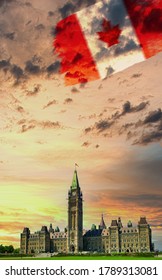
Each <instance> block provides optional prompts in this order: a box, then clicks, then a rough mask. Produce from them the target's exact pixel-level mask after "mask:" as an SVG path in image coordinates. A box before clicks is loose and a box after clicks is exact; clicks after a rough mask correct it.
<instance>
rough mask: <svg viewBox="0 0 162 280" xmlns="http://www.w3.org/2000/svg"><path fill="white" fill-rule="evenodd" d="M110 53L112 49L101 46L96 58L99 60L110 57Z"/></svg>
mask: <svg viewBox="0 0 162 280" xmlns="http://www.w3.org/2000/svg"><path fill="white" fill-rule="evenodd" d="M109 53H110V51H109V49H108V48H105V47H101V49H100V51H99V52H97V53H96V55H95V59H96V60H97V61H99V60H102V59H103V58H105V57H108V55H109Z"/></svg>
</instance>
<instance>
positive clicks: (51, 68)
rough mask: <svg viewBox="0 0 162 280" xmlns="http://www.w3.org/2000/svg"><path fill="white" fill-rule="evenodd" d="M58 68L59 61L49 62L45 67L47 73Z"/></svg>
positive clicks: (56, 71) (54, 71)
mask: <svg viewBox="0 0 162 280" xmlns="http://www.w3.org/2000/svg"><path fill="white" fill-rule="evenodd" d="M59 70H60V62H59V61H55V62H54V63H52V64H50V65H49V66H48V67H47V73H48V74H53V73H54V74H55V73H58V72H59Z"/></svg>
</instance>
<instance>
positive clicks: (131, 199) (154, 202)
mask: <svg viewBox="0 0 162 280" xmlns="http://www.w3.org/2000/svg"><path fill="white" fill-rule="evenodd" d="M114 198H115V199H117V200H118V201H121V202H122V203H125V204H132V203H133V204H136V205H138V206H143V207H148V208H149V207H154V208H159V207H162V195H158V194H157V195H156V194H147V193H144V194H134V195H132V194H127V195H125V194H123V195H122V194H119V195H118V194H115V196H114Z"/></svg>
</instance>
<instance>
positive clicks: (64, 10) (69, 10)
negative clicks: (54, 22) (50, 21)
mask: <svg viewBox="0 0 162 280" xmlns="http://www.w3.org/2000/svg"><path fill="white" fill-rule="evenodd" d="M74 11H75V6H74V5H73V3H71V2H68V3H66V4H65V5H64V6H63V7H61V8H60V9H59V12H60V14H61V17H62V18H66V17H68V16H69V15H70V14H73V13H74Z"/></svg>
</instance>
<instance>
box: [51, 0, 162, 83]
mask: <svg viewBox="0 0 162 280" xmlns="http://www.w3.org/2000/svg"><path fill="white" fill-rule="evenodd" d="M54 49H55V53H57V55H58V57H59V58H60V61H61V67H60V73H61V74H63V75H64V79H65V84H66V85H74V84H78V83H81V84H82V83H87V82H89V81H94V80H97V79H101V78H105V77H106V76H107V75H110V74H112V73H116V72H119V71H122V70H124V69H126V68H128V67H130V66H132V65H133V64H135V63H138V62H141V61H144V60H145V59H147V58H150V57H151V56H154V55H155V54H157V53H158V52H160V51H162V0H154V1H153V0H133V1H132V0H103V1H99V2H97V3H96V4H94V5H91V6H89V7H87V8H86V9H83V10H80V11H78V12H76V13H75V14H72V15H70V16H68V17H67V18H65V19H63V20H61V21H60V22H58V23H57V25H56V36H55V38H54Z"/></svg>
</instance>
